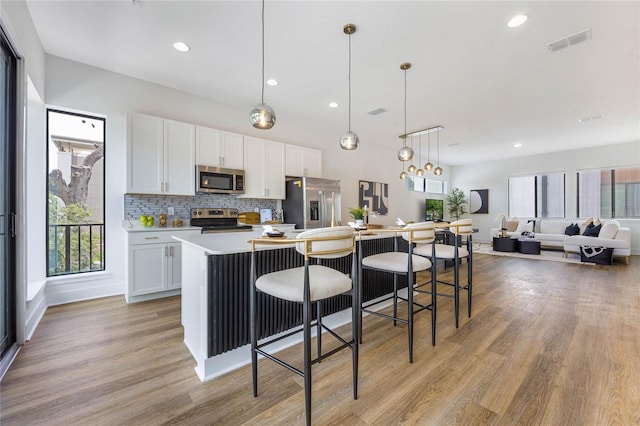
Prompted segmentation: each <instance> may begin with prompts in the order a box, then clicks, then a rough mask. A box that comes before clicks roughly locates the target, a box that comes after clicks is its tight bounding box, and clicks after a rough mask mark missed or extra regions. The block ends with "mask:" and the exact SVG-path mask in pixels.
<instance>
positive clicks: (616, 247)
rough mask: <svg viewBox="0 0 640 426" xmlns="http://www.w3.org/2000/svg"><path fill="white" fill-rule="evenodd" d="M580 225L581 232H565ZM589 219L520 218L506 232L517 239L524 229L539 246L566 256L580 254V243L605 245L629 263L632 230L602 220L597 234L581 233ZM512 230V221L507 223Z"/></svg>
mask: <svg viewBox="0 0 640 426" xmlns="http://www.w3.org/2000/svg"><path fill="white" fill-rule="evenodd" d="M574 223H575V224H577V225H578V226H579V227H580V235H572V236H569V235H566V234H565V229H566V228H567V227H568V226H569V225H571V224H574ZM587 223H588V220H587V221H585V220H584V219H582V220H574V221H570V220H553V219H549V220H540V219H537V220H535V221H533V220H530V221H528V220H527V219H523V220H519V221H518V225H517V226H518V227H517V228H516V229H515V230H511V231H507V232H506V234H507V236H510V237H511V238H520V236H521V234H522V232H523V230H526V231H530V232H533V233H534V235H535V237H534V240H535V241H540V247H541V248H547V249H556V250H563V251H564V255H565V257H566V256H567V254H568V253H578V254H579V253H580V246H592V247H606V248H612V249H613V256H614V257H622V258H624V261H625V263H626V264H629V260H630V256H631V230H630V229H629V228H625V227H621V226H620V223H619V222H618V221H616V220H603V221H602V227H601V230H600V234H598V236H597V237H588V236H584V235H582V233H583V232H584V229H585V227H586V225H587ZM509 229H513V221H512V222H511V223H509ZM531 229H532V231H531ZM500 232H501V230H500V229H499V228H494V229H492V230H491V235H493V236H498V235H499V234H500Z"/></svg>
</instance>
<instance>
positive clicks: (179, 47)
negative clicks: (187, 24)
mask: <svg viewBox="0 0 640 426" xmlns="http://www.w3.org/2000/svg"><path fill="white" fill-rule="evenodd" d="M173 47H174V48H175V49H176V50H179V51H180V52H188V51H189V50H191V48H190V47H189V45H188V44H187V43H183V42H181V41H176V42H175V43H173Z"/></svg>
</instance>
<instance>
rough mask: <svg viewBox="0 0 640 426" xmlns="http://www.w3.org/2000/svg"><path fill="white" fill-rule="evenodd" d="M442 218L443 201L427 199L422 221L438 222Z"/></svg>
mask: <svg viewBox="0 0 640 426" xmlns="http://www.w3.org/2000/svg"><path fill="white" fill-rule="evenodd" d="M443 217H444V200H435V199H431V198H427V203H426V209H425V215H424V220H432V221H434V222H440V221H441V220H442V218H443Z"/></svg>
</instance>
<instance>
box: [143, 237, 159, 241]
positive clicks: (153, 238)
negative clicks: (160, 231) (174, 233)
mask: <svg viewBox="0 0 640 426" xmlns="http://www.w3.org/2000/svg"><path fill="white" fill-rule="evenodd" d="M158 238H159V237H144V239H145V240H157V239H158Z"/></svg>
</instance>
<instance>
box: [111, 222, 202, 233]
mask: <svg viewBox="0 0 640 426" xmlns="http://www.w3.org/2000/svg"><path fill="white" fill-rule="evenodd" d="M185 223H189V221H188V220H186V221H185ZM122 229H124V230H125V231H126V232H150V231H171V232H176V231H194V230H195V231H200V229H201V228H200V227H198V226H189V225H185V226H163V227H160V226H158V221H157V220H156V222H155V223H154V224H153V226H142V224H141V223H140V221H139V220H134V219H131V221H129V220H126V219H125V220H123V221H122Z"/></svg>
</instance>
